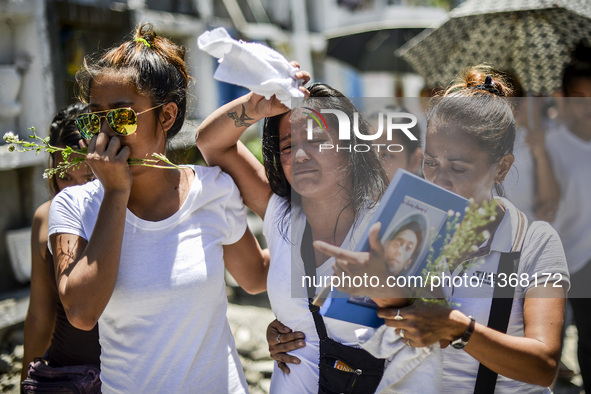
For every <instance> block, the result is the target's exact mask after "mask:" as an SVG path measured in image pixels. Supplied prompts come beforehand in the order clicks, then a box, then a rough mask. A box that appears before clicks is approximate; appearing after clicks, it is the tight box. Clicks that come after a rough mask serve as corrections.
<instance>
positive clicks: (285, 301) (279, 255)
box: [263, 194, 435, 394]
mask: <svg viewBox="0 0 591 394" xmlns="http://www.w3.org/2000/svg"><path fill="white" fill-rule="evenodd" d="M286 203H287V201H286V200H285V199H283V198H281V197H278V196H277V195H275V194H274V195H273V196H272V197H271V199H270V200H269V204H268V206H267V211H266V213H265V220H264V227H263V233H264V235H265V237H266V239H267V244H268V247H269V252H270V255H271V263H270V266H269V274H268V277H267V293H268V296H269V300H270V303H271V308H272V309H273V313H275V316H276V317H277V320H279V321H280V322H281V323H283V324H285V325H286V326H287V327H289V328H291V329H292V330H293V331H301V332H303V333H304V334H305V335H306V346H305V347H303V348H300V349H296V350H294V351H292V352H290V354H291V355H293V356H295V357H298V358H299V359H300V360H301V363H300V364H289V368H290V370H291V373H290V374H285V373H283V371H281V370H280V369H279V368H278V367H277V365H275V369H274V371H273V376H272V377H271V390H270V391H271V393H281V394H283V393H298V394H299V393H302V394H303V393H317V392H318V363H319V358H320V353H319V338H318V333H317V332H316V326H315V325H314V319H313V318H312V314H311V312H310V309H309V308H308V299H307V295H306V290H305V287H302V286H301V277H302V276H303V275H305V269H304V263H303V261H302V259H301V255H300V243H301V238H302V235H303V232H304V228H305V224H306V217H305V216H304V213H303V211H302V209H301V207H299V206H296V205H292V208H291V213H290V214H288V216H287V217H285V218H284V217H283V215H284V214H285V207H286ZM370 217H371V215H370V214H366V215H364V219H365V220H361V221H360V222H359V223H358V224H357V225H356V226H354V227H353V229H352V231H349V234H348V235H347V237H346V239H345V240H344V241H343V244H342V245H341V246H342V247H343V248H349V249H351V248H353V247H354V245H355V244H356V243H357V242H358V241H359V240H360V237H361V235H362V233H363V231H364V230H365V227H366V223H367V220H369V219H370ZM282 226H283V229H284V233H283V234H282V233H281V231H280V228H281V227H282ZM292 240H294V241H293V243H292ZM333 263H334V259H333V258H330V259H329V260H327V261H326V262H324V263H323V264H322V265H321V266H320V267H317V269H316V275H317V277H324V276H330V275H331V274H332V272H333V270H332V265H333ZM316 290H317V291H318V290H320V289H316ZM324 323H325V325H326V329H327V332H328V336H329V337H330V338H332V339H333V340H335V341H337V342H340V343H343V344H345V345H348V346H357V347H358V346H359V343H358V341H357V336H356V334H355V330H358V329H362V330H363V329H366V328H367V327H365V326H361V325H358V324H353V323H349V322H344V321H341V320H336V319H331V318H326V317H325V318H324ZM393 346H395V347H396V348H397V349H400V348H404V347H406V348H407V349H409V350H410V351H411V352H412V353H413V355H415V354H416V356H414V357H411V358H417V357H419V358H421V359H422V358H424V357H425V354H424V352H422V351H416V352H414V351H412V350H411V349H410V348H408V347H407V346H405V345H404V343H403V342H402V341H401V340H400V337H398V338H395V340H394V343H393ZM403 377H404V376H401V377H400V378H401V379H402V378H403ZM433 387H435V386H433Z"/></svg>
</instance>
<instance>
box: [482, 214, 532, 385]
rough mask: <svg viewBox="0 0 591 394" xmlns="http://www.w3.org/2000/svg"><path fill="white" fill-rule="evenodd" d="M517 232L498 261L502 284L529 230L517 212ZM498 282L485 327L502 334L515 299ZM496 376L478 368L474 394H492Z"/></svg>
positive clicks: (513, 269)
mask: <svg viewBox="0 0 591 394" xmlns="http://www.w3.org/2000/svg"><path fill="white" fill-rule="evenodd" d="M518 216H519V223H518V228H519V230H518V232H517V236H516V239H515V240H514V241H515V242H514V244H513V251H511V252H509V253H501V258H500V260H499V268H498V269H497V278H498V277H499V275H501V274H504V275H506V276H505V278H507V281H506V282H504V284H505V285H506V284H508V283H510V281H509V278H511V277H512V276H514V275H515V274H516V273H517V269H518V267H519V259H520V258H521V249H522V247H523V243H524V241H525V234H526V233H527V230H528V228H529V224H530V223H529V220H527V219H526V218H525V215H524V214H523V213H522V212H519V215H518ZM500 283H501V282H500V281H498V280H496V279H495V289H494V291H493V299H492V303H491V306H490V314H489V316H488V324H487V326H488V327H490V328H492V329H494V330H497V331H499V332H502V333H504V334H506V333H507V328H508V327H509V318H510V317H511V308H512V307H513V298H515V287H511V286H500ZM497 377H498V374H497V373H496V372H493V371H491V370H490V369H488V368H487V367H485V366H484V365H483V364H480V366H479V367H478V375H477V376H476V384H475V386H474V393H475V394H493V393H494V392H495V388H496V385H497Z"/></svg>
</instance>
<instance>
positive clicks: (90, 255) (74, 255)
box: [50, 133, 132, 330]
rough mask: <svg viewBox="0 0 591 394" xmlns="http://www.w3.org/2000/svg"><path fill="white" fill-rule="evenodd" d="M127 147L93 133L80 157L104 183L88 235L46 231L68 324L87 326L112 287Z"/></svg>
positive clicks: (127, 179)
mask: <svg viewBox="0 0 591 394" xmlns="http://www.w3.org/2000/svg"><path fill="white" fill-rule="evenodd" d="M129 153H130V150H129V148H128V147H121V143H120V140H119V138H118V137H112V138H110V139H109V137H108V136H107V135H106V134H104V133H99V134H98V135H97V136H96V137H95V138H93V139H92V140H91V142H90V145H89V147H88V155H87V157H86V160H87V162H88V164H89V165H90V167H91V168H92V170H93V172H94V174H95V175H96V177H97V178H98V179H99V180H100V181H101V183H102V185H103V187H104V188H105V193H104V197H103V201H102V203H101V207H100V209H99V213H98V217H97V220H96V225H95V228H94V231H93V233H92V235H91V236H90V239H89V240H88V241H87V240H85V239H84V238H82V237H80V236H77V235H73V234H68V233H56V234H52V235H51V236H50V242H51V248H52V251H53V261H54V266H55V272H56V282H57V285H58V293H59V296H60V300H61V302H62V304H63V306H64V310H65V311H66V315H67V316H68V320H69V321H70V323H71V324H72V325H73V326H74V327H76V328H79V329H82V330H91V329H92V328H93V327H94V325H95V324H96V322H97V321H98V319H99V317H100V316H101V314H102V313H103V311H104V309H105V307H106V306H107V303H108V302H109V299H110V298H111V295H112V293H113V289H114V288H115V282H116V280H117V274H118V272H119V260H120V257H121V247H122V242H123V231H124V227H125V215H126V210H127V203H128V200H129V195H130V192H131V182H132V178H131V171H130V169H129V165H128V164H127V159H128V157H129Z"/></svg>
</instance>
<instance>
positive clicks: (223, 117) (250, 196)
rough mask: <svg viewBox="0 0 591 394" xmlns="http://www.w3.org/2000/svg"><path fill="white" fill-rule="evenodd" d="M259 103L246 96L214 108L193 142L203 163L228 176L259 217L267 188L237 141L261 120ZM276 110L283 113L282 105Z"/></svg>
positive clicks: (261, 169)
mask: <svg viewBox="0 0 591 394" xmlns="http://www.w3.org/2000/svg"><path fill="white" fill-rule="evenodd" d="M261 101H268V100H265V98H264V97H262V96H258V95H255V94H254V93H249V94H247V95H245V96H242V97H240V98H238V99H236V100H234V101H232V102H230V103H228V104H226V105H224V106H222V107H220V108H218V109H217V110H216V111H215V112H213V113H212V114H211V115H210V116H208V117H207V118H206V119H205V120H204V121H203V123H201V125H199V128H198V129H197V132H196V133H195V141H196V143H197V147H198V148H199V150H200V151H201V153H202V154H203V157H204V158H205V161H207V164H209V165H210V166H219V167H220V168H221V169H222V170H223V171H224V172H227V173H228V174H230V176H231V177H232V178H233V179H234V182H236V185H237V186H238V189H239V190H240V194H241V195H242V199H243V200H244V203H245V204H246V206H247V207H249V208H250V209H252V210H253V211H254V212H255V213H256V214H257V215H259V216H260V217H261V218H262V217H263V216H264V215H265V210H266V209H267V203H268V202H269V199H270V198H271V193H272V192H271V187H270V186H269V181H268V180H267V177H266V176H265V169H264V167H263V165H262V164H261V163H260V162H259V161H258V160H257V158H256V157H255V156H254V155H253V154H252V153H250V151H249V150H248V149H247V148H246V147H245V146H244V145H243V144H242V143H241V142H240V141H239V139H240V137H241V136H242V134H243V133H244V131H245V130H246V129H247V128H248V127H249V126H250V125H252V124H254V123H255V122H257V121H258V120H260V119H262V118H263V117H264V114H259V111H258V109H257V104H259V103H260V102H261ZM276 108H277V109H276V111H275V113H276V114H279V113H282V112H285V111H287V108H286V107H284V106H277V107H276ZM275 113H273V114H275Z"/></svg>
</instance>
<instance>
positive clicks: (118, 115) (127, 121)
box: [107, 108, 137, 135]
mask: <svg viewBox="0 0 591 394" xmlns="http://www.w3.org/2000/svg"><path fill="white" fill-rule="evenodd" d="M107 121H108V122H109V126H111V128H112V129H113V131H114V132H115V133H117V134H119V135H130V134H133V133H134V132H135V130H136V128H137V116H136V114H135V111H134V110H132V109H129V108H118V109H114V110H112V111H109V113H108V114H107Z"/></svg>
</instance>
